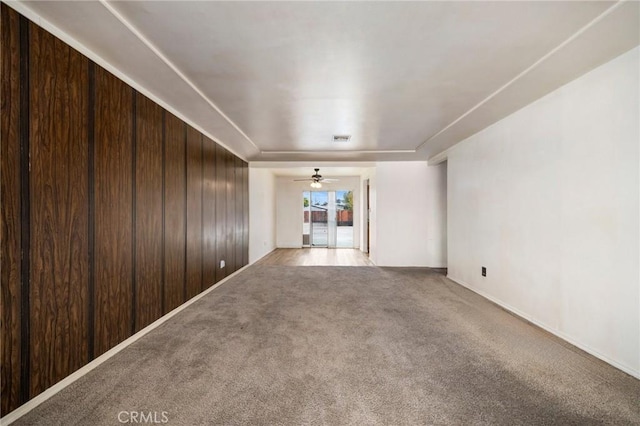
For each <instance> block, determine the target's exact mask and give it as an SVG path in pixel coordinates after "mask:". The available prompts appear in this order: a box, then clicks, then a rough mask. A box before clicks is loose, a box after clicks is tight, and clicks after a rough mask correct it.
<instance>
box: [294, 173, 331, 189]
mask: <svg viewBox="0 0 640 426" xmlns="http://www.w3.org/2000/svg"><path fill="white" fill-rule="evenodd" d="M313 170H315V173H314V174H312V175H311V177H310V178H308V179H294V180H293V181H294V182H309V181H310V182H311V187H312V188H322V183H321V182H338V180H339V179H325V178H323V177H322V175H320V174H319V173H318V172H319V171H320V169H313Z"/></svg>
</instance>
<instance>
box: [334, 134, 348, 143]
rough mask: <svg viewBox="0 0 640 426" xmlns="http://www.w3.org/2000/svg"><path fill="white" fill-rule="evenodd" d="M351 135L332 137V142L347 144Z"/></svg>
mask: <svg viewBox="0 0 640 426" xmlns="http://www.w3.org/2000/svg"><path fill="white" fill-rule="evenodd" d="M350 140H351V135H333V141H334V142H349V141H350Z"/></svg>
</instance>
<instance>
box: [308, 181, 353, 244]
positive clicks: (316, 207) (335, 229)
mask: <svg viewBox="0 0 640 426" xmlns="http://www.w3.org/2000/svg"><path fill="white" fill-rule="evenodd" d="M302 199H303V207H302V208H303V223H302V245H303V246H304V247H329V248H335V247H345V248H353V193H352V191H304V192H303V193H302Z"/></svg>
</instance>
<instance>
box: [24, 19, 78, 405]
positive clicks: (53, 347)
mask: <svg viewBox="0 0 640 426" xmlns="http://www.w3.org/2000/svg"><path fill="white" fill-rule="evenodd" d="M29 38H30V42H29V118H28V119H29V150H30V164H31V170H30V177H29V181H30V205H31V209H30V210H31V218H30V228H31V230H30V236H31V241H30V247H31V248H30V250H31V272H30V277H31V283H30V285H29V289H30V294H29V305H30V309H31V311H30V313H29V318H30V326H29V328H30V348H29V352H30V363H31V367H30V373H31V377H30V388H31V392H30V395H31V396H32V397H33V396H35V395H37V394H39V393H40V392H42V391H43V390H45V389H46V388H48V387H49V386H51V385H53V384H54V383H56V382H58V381H59V380H61V379H63V378H64V377H66V376H68V375H69V374H71V373H72V372H74V371H75V370H77V369H78V368H80V367H82V366H83V365H84V364H86V363H87V360H88V336H89V330H88V321H87V317H88V297H87V295H88V282H89V239H88V229H89V173H88V172H89V151H88V140H87V137H88V133H87V128H88V126H87V120H88V106H87V102H88V87H89V86H88V80H89V75H88V70H89V61H88V60H87V58H86V57H84V56H82V55H81V54H80V53H78V52H77V51H75V50H73V49H72V48H71V47H69V46H68V45H66V44H65V43H63V42H62V41H60V40H59V39H57V38H55V37H54V36H52V35H51V34H49V33H47V32H46V31H44V30H43V29H41V28H40V27H38V26H37V25H35V24H31V25H30V26H29Z"/></svg>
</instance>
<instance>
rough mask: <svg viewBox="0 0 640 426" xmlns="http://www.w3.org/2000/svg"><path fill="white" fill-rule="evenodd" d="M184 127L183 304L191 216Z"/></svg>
mask: <svg viewBox="0 0 640 426" xmlns="http://www.w3.org/2000/svg"><path fill="white" fill-rule="evenodd" d="M182 127H183V129H184V132H183V134H184V140H183V144H184V273H183V275H182V276H183V280H182V303H184V302H186V301H187V282H188V280H189V277H188V273H187V271H188V269H187V254H188V246H189V243H188V235H189V224H188V222H189V215H188V195H187V192H188V191H189V182H188V180H189V171H188V170H187V167H188V164H189V161H188V155H189V144H188V143H189V139H188V136H187V124H186V123H185V122H183V121H182Z"/></svg>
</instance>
